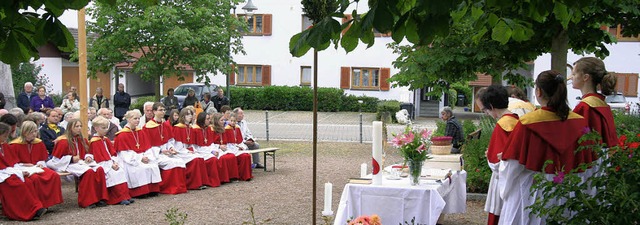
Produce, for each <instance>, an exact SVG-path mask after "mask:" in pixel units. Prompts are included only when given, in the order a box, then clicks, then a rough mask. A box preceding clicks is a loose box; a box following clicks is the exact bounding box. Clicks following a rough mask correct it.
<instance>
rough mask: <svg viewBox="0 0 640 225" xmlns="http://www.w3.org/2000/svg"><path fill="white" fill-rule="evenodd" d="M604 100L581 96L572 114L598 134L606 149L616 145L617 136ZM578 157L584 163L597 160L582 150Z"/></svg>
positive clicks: (610, 113) (595, 96) (589, 95)
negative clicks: (575, 114) (582, 118)
mask: <svg viewBox="0 0 640 225" xmlns="http://www.w3.org/2000/svg"><path fill="white" fill-rule="evenodd" d="M604 99H605V97H604V96H602V95H600V94H595V93H594V94H586V95H584V96H582V101H580V103H578V105H577V106H576V108H574V109H573V112H575V113H577V114H580V115H581V116H582V117H584V119H585V120H587V122H588V124H589V128H591V129H592V130H595V131H597V132H598V133H600V135H601V136H602V142H603V143H605V144H606V146H607V147H613V146H616V145H617V144H618V134H617V133H616V125H615V123H614V121H613V113H612V112H611V108H610V107H609V105H608V104H607V103H606V102H605V101H604ZM578 155H579V157H581V158H583V161H585V162H592V161H594V160H596V159H597V158H598V155H597V154H595V153H593V152H592V151H590V150H583V151H581V152H579V153H578Z"/></svg>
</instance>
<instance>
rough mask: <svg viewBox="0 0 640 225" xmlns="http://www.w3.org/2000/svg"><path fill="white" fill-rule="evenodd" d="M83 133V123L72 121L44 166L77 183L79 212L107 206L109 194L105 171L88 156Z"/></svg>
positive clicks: (86, 143)
mask: <svg viewBox="0 0 640 225" xmlns="http://www.w3.org/2000/svg"><path fill="white" fill-rule="evenodd" d="M84 131H86V130H85V129H83V126H82V122H81V121H80V120H78V119H72V120H71V121H69V124H68V125H67V130H66V131H65V134H64V135H62V136H60V137H58V138H57V139H56V141H55V146H54V148H53V153H52V154H51V156H52V158H51V160H49V161H48V162H47V166H49V168H51V169H53V170H55V171H58V172H62V171H67V172H69V173H71V174H73V175H74V176H75V177H78V178H79V179H80V182H78V205H79V206H80V207H82V208H86V207H89V208H94V207H96V206H97V207H102V206H106V205H107V199H109V194H108V192H107V181H106V175H105V173H104V170H103V169H102V167H101V166H100V165H98V164H97V163H96V162H95V161H94V160H93V155H92V154H89V143H88V141H87V139H86V138H84V136H83V135H82V133H84Z"/></svg>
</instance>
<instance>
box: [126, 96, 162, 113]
mask: <svg viewBox="0 0 640 225" xmlns="http://www.w3.org/2000/svg"><path fill="white" fill-rule="evenodd" d="M155 101H156V97H155V96H144V97H139V98H138V99H136V100H135V101H132V102H131V105H130V106H129V109H131V110H133V109H138V110H140V113H142V115H143V116H144V109H143V108H142V107H143V106H144V103H145V102H155Z"/></svg>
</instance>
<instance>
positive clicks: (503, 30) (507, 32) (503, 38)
mask: <svg viewBox="0 0 640 225" xmlns="http://www.w3.org/2000/svg"><path fill="white" fill-rule="evenodd" d="M512 32H513V31H512V30H511V28H510V27H509V26H507V24H506V23H505V22H504V21H503V20H500V21H499V22H498V24H496V26H495V27H493V32H491V39H493V40H495V41H498V42H500V44H505V43H507V41H509V39H510V38H511V34H512Z"/></svg>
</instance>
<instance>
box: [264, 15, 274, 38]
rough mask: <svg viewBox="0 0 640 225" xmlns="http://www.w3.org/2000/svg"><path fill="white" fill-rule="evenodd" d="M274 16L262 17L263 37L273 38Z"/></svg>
mask: <svg viewBox="0 0 640 225" xmlns="http://www.w3.org/2000/svg"><path fill="white" fill-rule="evenodd" d="M271 21H272V15H271V14H264V15H262V35H264V36H271V28H272V27H273V26H272V24H271Z"/></svg>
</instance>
